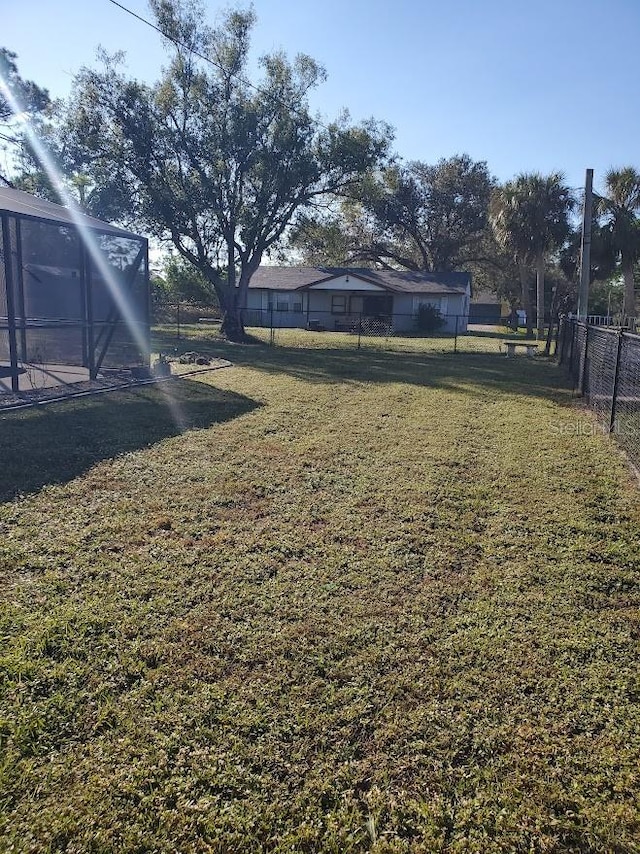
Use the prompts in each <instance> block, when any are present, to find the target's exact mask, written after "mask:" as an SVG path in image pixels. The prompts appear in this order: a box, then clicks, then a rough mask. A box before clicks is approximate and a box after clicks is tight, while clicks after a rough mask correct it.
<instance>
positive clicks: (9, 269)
mask: <svg viewBox="0 0 640 854" xmlns="http://www.w3.org/2000/svg"><path fill="white" fill-rule="evenodd" d="M0 219H1V221H2V254H3V256H4V282H5V290H6V298H7V326H8V327H9V363H10V365H11V390H12V391H14V392H17V391H20V382H19V378H18V350H17V341H16V312H15V305H14V291H13V252H12V248H11V235H10V232H9V217H8V216H7V215H6V214H3V215H2V216H1V218H0Z"/></svg>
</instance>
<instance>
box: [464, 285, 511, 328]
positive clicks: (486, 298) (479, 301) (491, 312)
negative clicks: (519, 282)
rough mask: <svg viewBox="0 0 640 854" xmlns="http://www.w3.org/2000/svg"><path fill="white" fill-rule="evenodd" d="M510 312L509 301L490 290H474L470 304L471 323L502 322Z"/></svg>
mask: <svg viewBox="0 0 640 854" xmlns="http://www.w3.org/2000/svg"><path fill="white" fill-rule="evenodd" d="M508 314H509V303H508V302H507V301H506V300H503V299H501V298H500V297H498V296H496V295H495V294H494V293H492V292H491V291H488V290H482V291H478V290H474V293H473V295H472V297H471V305H470V306H469V322H470V323H488V324H497V323H500V320H501V318H503V317H507V316H508Z"/></svg>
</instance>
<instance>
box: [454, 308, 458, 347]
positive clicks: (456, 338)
mask: <svg viewBox="0 0 640 854" xmlns="http://www.w3.org/2000/svg"><path fill="white" fill-rule="evenodd" d="M453 352H454V353H457V352H458V315H457V314H456V328H455V332H454V333H453Z"/></svg>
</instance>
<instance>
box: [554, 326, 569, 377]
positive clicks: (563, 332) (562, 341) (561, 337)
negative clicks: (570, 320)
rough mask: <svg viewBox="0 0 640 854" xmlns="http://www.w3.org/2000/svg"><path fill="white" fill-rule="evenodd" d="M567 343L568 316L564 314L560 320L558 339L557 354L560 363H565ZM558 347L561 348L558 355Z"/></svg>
mask: <svg viewBox="0 0 640 854" xmlns="http://www.w3.org/2000/svg"><path fill="white" fill-rule="evenodd" d="M566 343H567V316H566V314H563V315H562V317H561V318H560V320H559V322H558V339H557V341H556V352H555V355H556V356H558V364H559V365H563V364H564V351H565V346H566ZM558 349H560V354H559V355H558Z"/></svg>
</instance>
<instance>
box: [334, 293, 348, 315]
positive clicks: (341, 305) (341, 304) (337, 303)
mask: <svg viewBox="0 0 640 854" xmlns="http://www.w3.org/2000/svg"><path fill="white" fill-rule="evenodd" d="M346 313H347V298H346V296H343V295H341V294H335V295H334V296H332V297H331V314H346Z"/></svg>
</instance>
